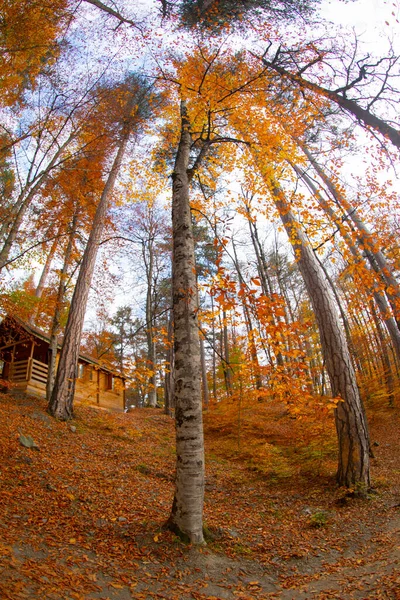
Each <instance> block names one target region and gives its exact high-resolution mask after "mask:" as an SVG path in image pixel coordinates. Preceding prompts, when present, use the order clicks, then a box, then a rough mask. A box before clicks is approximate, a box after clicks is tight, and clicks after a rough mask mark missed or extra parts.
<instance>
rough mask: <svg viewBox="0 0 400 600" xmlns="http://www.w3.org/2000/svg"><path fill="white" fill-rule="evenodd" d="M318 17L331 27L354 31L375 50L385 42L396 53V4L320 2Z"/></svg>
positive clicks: (399, 16)
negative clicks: (387, 42) (391, 41)
mask: <svg viewBox="0 0 400 600" xmlns="http://www.w3.org/2000/svg"><path fill="white" fill-rule="evenodd" d="M321 13H322V14H323V15H324V16H325V17H326V18H327V19H330V20H331V21H333V22H334V23H337V24H341V25H346V26H348V27H354V28H355V29H356V31H357V33H359V34H362V36H363V39H364V40H365V41H366V42H368V43H373V44H376V45H377V48H378V49H379V46H380V45H386V40H387V38H389V39H391V40H393V43H394V44H395V45H396V46H397V48H398V50H400V2H399V0H356V1H352V0H350V1H347V2H344V1H342V0H324V1H323V2H322V5H321Z"/></svg>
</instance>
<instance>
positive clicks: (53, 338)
mask: <svg viewBox="0 0 400 600" xmlns="http://www.w3.org/2000/svg"><path fill="white" fill-rule="evenodd" d="M77 213H78V211H77V210H76V211H75V214H74V216H73V217H72V223H71V231H70V234H69V238H68V242H67V247H66V250H65V255H64V264H63V267H62V269H61V273H60V281H59V284H58V292H57V299H56V306H55V310H54V315H53V321H52V324H51V331H50V343H49V362H48V373H47V383H46V399H47V402H50V398H51V394H52V392H53V387H54V380H55V375H56V359H57V347H58V333H59V329H60V321H61V314H62V308H63V303H64V300H65V292H66V288H67V281H66V280H67V275H68V269H69V266H70V263H71V256H72V250H73V246H74V238H75V234H76V226H77Z"/></svg>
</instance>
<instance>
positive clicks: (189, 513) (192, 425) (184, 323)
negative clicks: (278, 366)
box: [168, 102, 204, 544]
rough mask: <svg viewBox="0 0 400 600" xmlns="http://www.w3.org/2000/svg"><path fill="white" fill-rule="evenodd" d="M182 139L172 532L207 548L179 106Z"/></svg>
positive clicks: (183, 148)
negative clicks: (204, 535) (204, 532)
mask: <svg viewBox="0 0 400 600" xmlns="http://www.w3.org/2000/svg"><path fill="white" fill-rule="evenodd" d="M181 118H182V121H181V123H182V125H181V138H180V142H179V147H178V152H177V156H176V161H175V167H174V172H173V175H172V180H173V188H172V189H173V192H172V228H173V279H172V290H173V315H174V348H175V367H174V374H175V384H174V397H175V420H176V454H177V461H176V482H175V496H174V502H173V506H172V511H171V515H170V518H169V521H168V525H169V527H171V528H172V529H173V530H175V531H176V532H177V533H179V534H184V536H187V539H188V540H190V542H192V543H196V544H199V543H200V544H201V543H204V538H203V502H204V441H203V422H202V402H201V361H200V342H199V331H198V320H197V283H196V270H195V257H194V241H193V232H192V221H191V213H190V204H189V183H190V176H189V173H188V169H189V153H190V146H191V135H190V130H189V121H188V118H187V114H186V107H185V105H184V103H183V102H182V105H181Z"/></svg>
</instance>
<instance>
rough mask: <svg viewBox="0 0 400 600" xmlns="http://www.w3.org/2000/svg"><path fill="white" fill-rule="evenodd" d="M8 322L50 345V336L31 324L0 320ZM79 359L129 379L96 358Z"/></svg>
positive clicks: (82, 355)
mask: <svg viewBox="0 0 400 600" xmlns="http://www.w3.org/2000/svg"><path fill="white" fill-rule="evenodd" d="M7 322H10V326H11V327H13V322H14V328H15V325H16V326H17V327H19V328H22V329H24V330H25V331H26V332H27V333H28V334H29V335H31V336H33V337H36V338H39V339H40V340H43V341H44V342H46V343H50V336H49V335H47V334H46V333H44V332H43V331H42V330H41V329H39V328H38V327H35V326H34V325H30V324H29V323H25V321H22V319H19V318H18V317H14V316H11V315H6V316H5V317H4V318H3V319H2V320H0V325H4V324H7ZM57 348H59V349H60V348H61V344H57ZM79 358H80V359H81V360H83V361H85V362H87V363H90V364H92V365H94V366H95V367H97V368H98V369H99V370H101V371H106V372H107V373H111V374H112V375H114V376H116V377H120V378H121V379H127V377H126V376H125V375H121V373H118V372H117V371H114V370H113V369H110V368H108V367H105V366H104V365H102V364H101V363H99V361H97V360H96V359H95V358H93V357H91V356H87V355H86V354H81V353H79Z"/></svg>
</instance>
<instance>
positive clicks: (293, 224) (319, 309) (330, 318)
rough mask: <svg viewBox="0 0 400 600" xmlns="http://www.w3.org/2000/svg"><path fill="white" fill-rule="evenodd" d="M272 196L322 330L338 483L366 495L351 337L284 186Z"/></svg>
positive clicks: (363, 427) (363, 430)
mask: <svg viewBox="0 0 400 600" xmlns="http://www.w3.org/2000/svg"><path fill="white" fill-rule="evenodd" d="M271 184H272V194H273V196H274V200H275V204H276V207H277V209H278V211H279V214H280V217H281V220H282V223H283V225H284V227H285V229H286V232H287V234H288V236H289V239H290V242H291V244H292V246H293V250H294V252H295V256H296V259H297V262H298V265H299V269H300V271H301V273H302V276H303V278H304V282H305V285H306V288H307V292H308V295H309V297H310V300H311V303H312V306H313V309H314V312H315V316H316V319H317V323H318V328H319V332H320V338H321V345H322V349H323V353H324V358H325V363H326V369H327V371H328V375H329V379H330V383H331V390H332V394H333V397H334V398H340V401H339V402H338V404H337V408H336V409H335V423H336V431H337V436H338V443H339V459H338V471H337V482H338V484H339V485H341V486H345V487H348V488H352V487H356V488H357V489H358V491H359V492H360V493H365V492H366V490H367V489H368V488H369V487H370V471H369V446H370V444H369V432H368V425H367V421H366V417H365V412H364V408H363V405H362V401H361V398H360V395H359V391H358V387H357V382H356V376H355V372H354V368H353V365H352V363H351V358H350V354H349V350H348V347H347V343H346V338H345V335H344V333H343V331H342V328H341V327H340V321H339V318H338V315H337V313H336V310H335V304H334V300H333V298H332V296H331V293H330V289H329V286H328V284H327V282H326V281H325V279H324V277H323V273H322V272H321V268H320V265H319V264H318V261H317V260H316V259H315V256H314V254H313V251H312V249H311V247H310V246H309V244H308V243H307V240H306V238H305V236H304V234H303V233H302V231H301V230H300V228H299V224H298V223H297V221H296V219H295V218H294V215H293V214H292V212H291V210H290V204H289V203H288V202H287V200H286V198H285V196H284V192H283V190H282V189H281V188H280V187H279V185H278V184H277V183H276V182H271Z"/></svg>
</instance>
